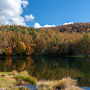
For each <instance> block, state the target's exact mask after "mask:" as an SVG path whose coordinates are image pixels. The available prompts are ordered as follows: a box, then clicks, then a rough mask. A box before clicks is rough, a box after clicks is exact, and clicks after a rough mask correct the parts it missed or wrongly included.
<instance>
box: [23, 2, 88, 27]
mask: <svg viewBox="0 0 90 90" xmlns="http://www.w3.org/2000/svg"><path fill="white" fill-rule="evenodd" d="M28 13H31V14H33V15H34V17H35V22H38V23H39V24H41V25H45V24H49V25H56V26H58V25H62V24H64V23H66V22H67V23H68V22H90V0H29V5H28V6H27V8H26V9H24V13H23V14H28ZM35 22H28V23H27V24H28V25H33V24H34V23H35Z"/></svg>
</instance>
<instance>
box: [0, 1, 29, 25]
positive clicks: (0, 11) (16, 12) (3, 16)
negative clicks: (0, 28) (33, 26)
mask: <svg viewBox="0 0 90 90" xmlns="http://www.w3.org/2000/svg"><path fill="white" fill-rule="evenodd" d="M27 5H28V1H27V0H0V25H2V24H4V25H6V24H10V25H12V24H16V25H26V23H25V20H24V17H22V16H21V15H22V13H23V9H22V7H24V8H25V7H26V6H27Z"/></svg>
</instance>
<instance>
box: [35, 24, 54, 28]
mask: <svg viewBox="0 0 90 90" xmlns="http://www.w3.org/2000/svg"><path fill="white" fill-rule="evenodd" d="M41 27H44V28H48V27H55V25H48V24H46V25H44V26H41V25H40V24H39V23H35V24H34V28H41Z"/></svg>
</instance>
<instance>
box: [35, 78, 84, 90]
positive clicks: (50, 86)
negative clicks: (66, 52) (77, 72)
mask: <svg viewBox="0 0 90 90" xmlns="http://www.w3.org/2000/svg"><path fill="white" fill-rule="evenodd" d="M36 88H37V90H83V89H81V88H80V87H78V86H77V81H76V80H74V79H71V78H70V77H68V78H63V79H61V80H56V81H40V82H38V83H37V85H36Z"/></svg>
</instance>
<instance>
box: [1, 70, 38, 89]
mask: <svg viewBox="0 0 90 90" xmlns="http://www.w3.org/2000/svg"><path fill="white" fill-rule="evenodd" d="M36 81H37V80H36V79H35V78H34V77H32V76H30V75H28V72H27V71H23V72H20V73H18V72H17V71H16V70H14V71H13V72H0V89H2V88H5V89H7V90H11V89H14V90H28V89H27V88H23V89H22V88H20V87H16V86H17V85H25V84H31V85H36Z"/></svg>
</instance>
